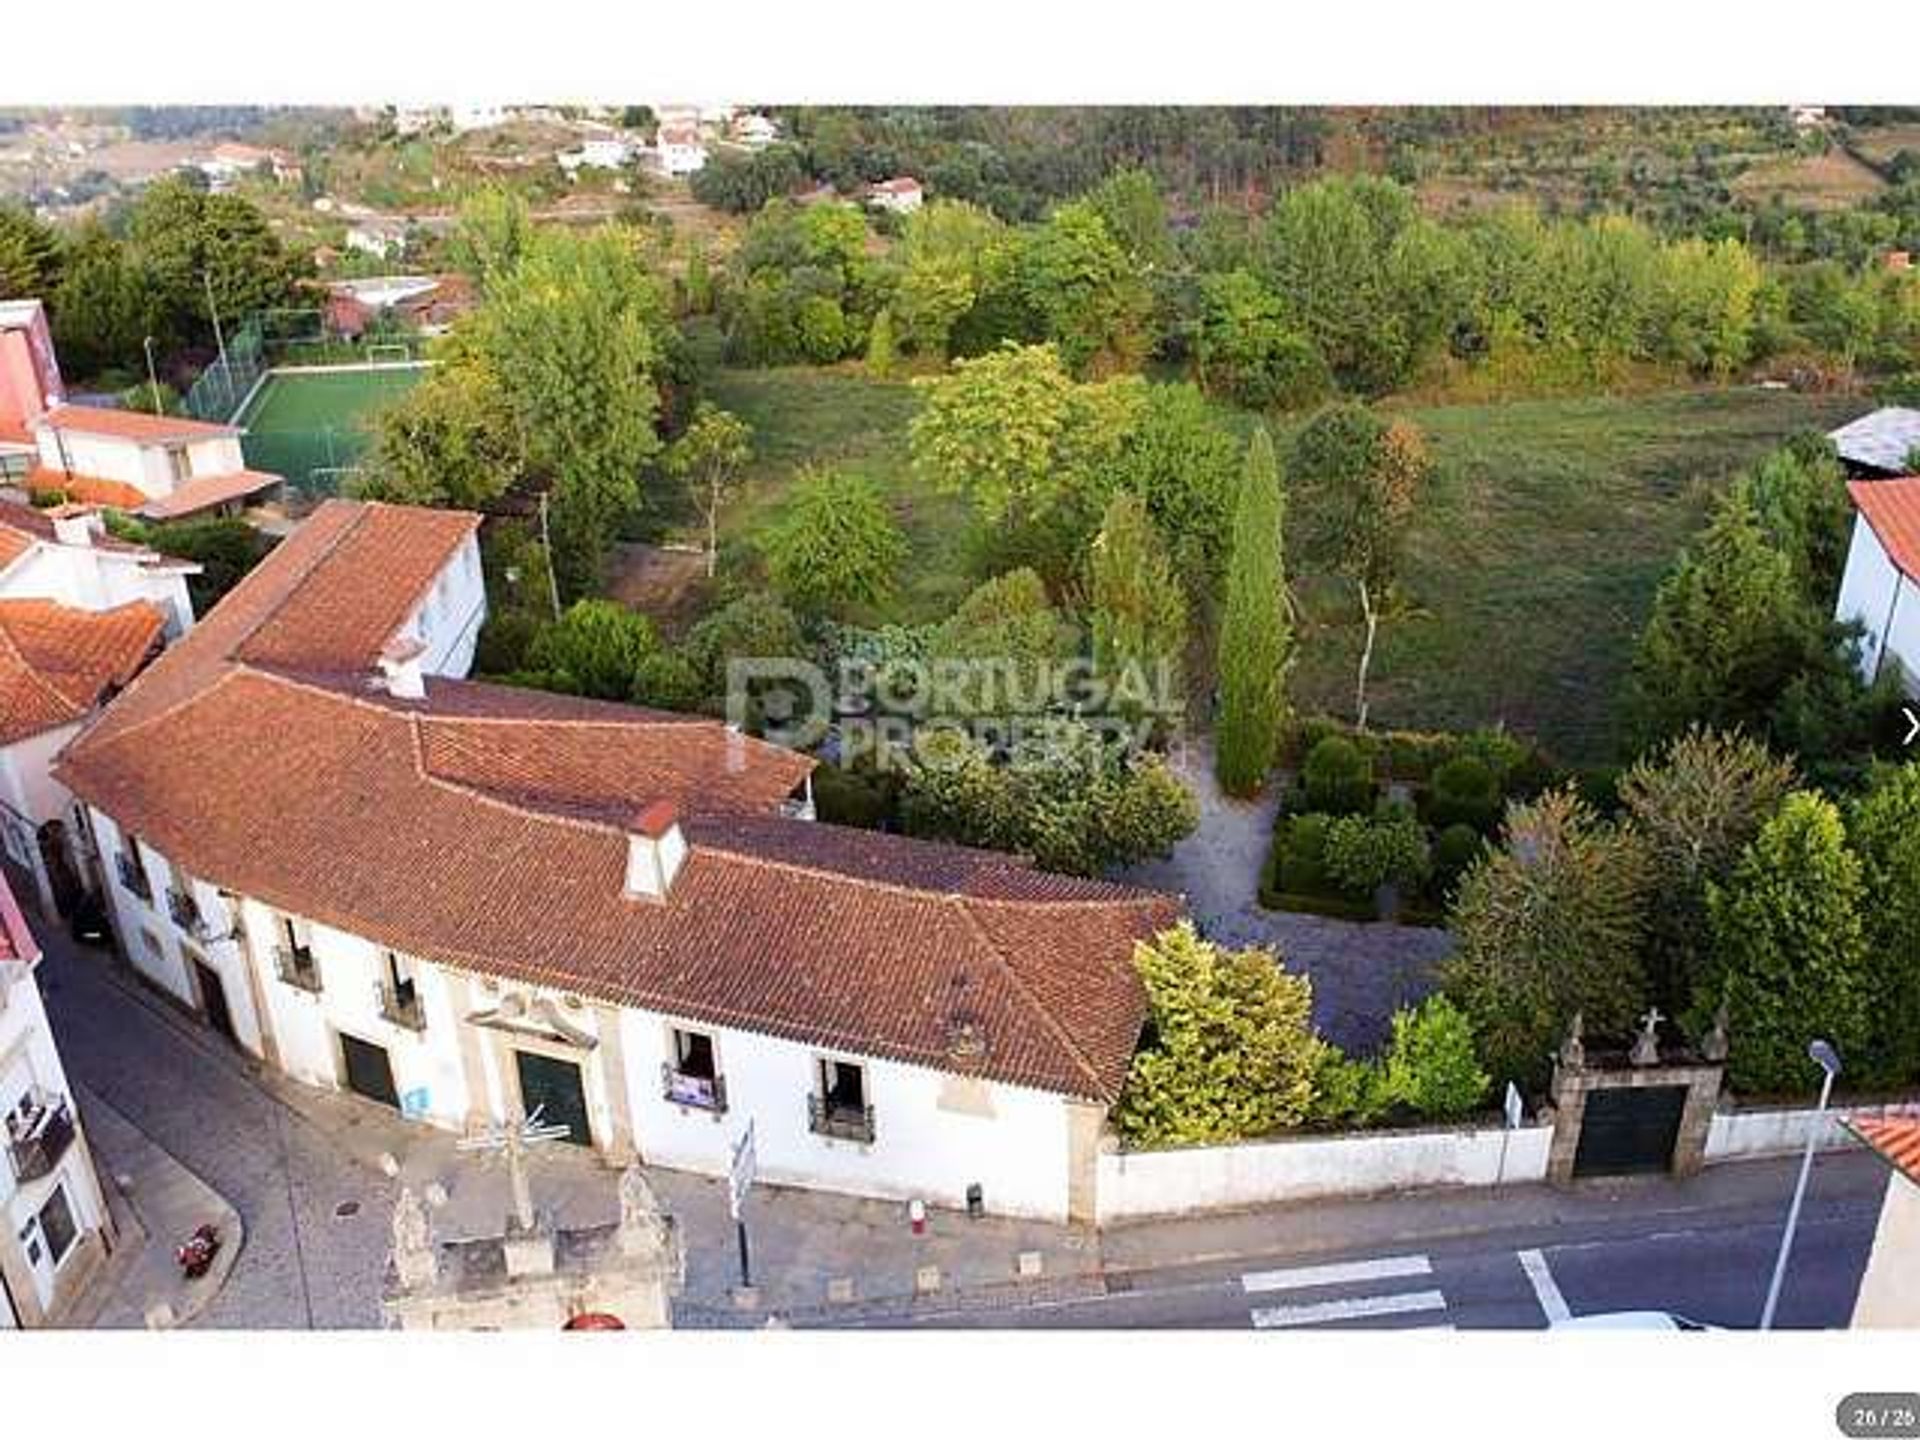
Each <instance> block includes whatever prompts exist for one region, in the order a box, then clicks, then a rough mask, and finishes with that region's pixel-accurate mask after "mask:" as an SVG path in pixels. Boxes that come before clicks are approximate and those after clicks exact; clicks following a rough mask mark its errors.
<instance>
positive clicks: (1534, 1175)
mask: <svg viewBox="0 0 1920 1440" xmlns="http://www.w3.org/2000/svg"><path fill="white" fill-rule="evenodd" d="M1552 1139H1553V1127H1552V1126H1550V1125H1527V1126H1523V1127H1522V1128H1520V1129H1518V1130H1503V1129H1499V1128H1488V1129H1484V1130H1381V1131H1374V1132H1371V1133H1359V1134H1351V1135H1328V1136H1312V1137H1292V1138H1288V1139H1284V1140H1265V1141H1258V1142H1252V1143H1248V1144H1244V1145H1199V1146H1193V1147H1191V1148H1187V1149H1179V1150H1137V1151H1118V1150H1113V1151H1107V1152H1104V1153H1102V1154H1101V1156H1100V1161H1099V1167H1100V1168H1099V1197H1098V1201H1097V1204H1096V1213H1097V1215H1098V1218H1099V1222H1100V1223H1101V1224H1103V1225H1104V1224H1107V1223H1109V1222H1111V1221H1115V1220H1136V1219H1142V1218H1144V1217H1147V1216H1150V1215H1173V1214H1189V1215H1190V1214H1194V1213H1197V1212H1201V1211H1207V1210H1237V1209H1242V1208H1244V1207H1247V1206H1251V1205H1266V1204H1271V1203H1273V1202H1275V1201H1282V1200H1311V1199H1321V1198H1329V1197H1337V1196H1344V1195H1369V1194H1374V1193H1376V1192H1379V1191H1385V1190H1403V1189H1419V1188H1421V1187H1424V1186H1437V1185H1493V1184H1507V1185H1515V1184H1537V1183H1538V1182H1540V1181H1542V1180H1544V1179H1545V1178H1546V1174H1547V1151H1548V1148H1549V1146H1550V1144H1551V1142H1552ZM1503 1146H1504V1148H1505V1152H1506V1154H1505V1160H1504V1162H1503V1161H1502V1156H1501V1151H1502V1148H1503Z"/></svg>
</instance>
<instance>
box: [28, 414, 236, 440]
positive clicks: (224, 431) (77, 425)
mask: <svg viewBox="0 0 1920 1440" xmlns="http://www.w3.org/2000/svg"><path fill="white" fill-rule="evenodd" d="M35 423H36V424H41V425H51V426H52V427H53V428H54V429H55V430H66V431H70V432H72V433H73V434H76V435H104V436H108V437H110V438H112V439H115V440H132V441H135V442H137V443H139V444H141V445H162V444H165V443H166V442H167V441H169V440H217V439H219V438H220V437H222V436H225V435H238V434H239V433H240V431H239V429H238V428H237V427H235V426H232V425H212V424H209V423H207V422H206V421H204V420H189V419H187V418H185V417H184V416H180V415H149V414H147V413H146V412H145V411H144V410H108V409H104V408H102V407H100V406H96V405H62V406H59V407H58V408H56V409H53V410H49V411H48V412H47V413H46V414H45V415H42V416H41V417H40V418H39V419H38V420H37V421H35Z"/></svg>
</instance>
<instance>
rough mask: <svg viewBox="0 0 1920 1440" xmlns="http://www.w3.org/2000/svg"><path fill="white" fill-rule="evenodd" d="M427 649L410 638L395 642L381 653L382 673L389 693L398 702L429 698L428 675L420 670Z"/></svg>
mask: <svg viewBox="0 0 1920 1440" xmlns="http://www.w3.org/2000/svg"><path fill="white" fill-rule="evenodd" d="M426 650H427V647H426V646H425V645H423V644H422V643H421V642H420V641H418V640H415V639H412V638H411V637H409V638H408V639H405V640H398V641H395V642H394V643H393V644H391V645H389V646H388V647H387V648H386V649H385V650H383V651H381V653H380V673H381V674H382V675H384V676H385V677H386V682H387V693H388V694H389V695H391V696H393V698H394V699H396V700H424V699H426V698H427V675H426V672H425V671H424V670H422V669H421V668H420V657H421V656H422V655H424V654H425V653H426Z"/></svg>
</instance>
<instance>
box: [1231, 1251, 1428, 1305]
mask: <svg viewBox="0 0 1920 1440" xmlns="http://www.w3.org/2000/svg"><path fill="white" fill-rule="evenodd" d="M1432 1273H1433V1266H1432V1265H1431V1264H1430V1263H1429V1262H1428V1260H1427V1257H1426V1256H1424V1255H1389V1256H1387V1257H1386V1258H1385V1259H1382V1260H1355V1261H1351V1262H1349V1263H1346V1264H1340V1265H1299V1266H1295V1267H1294V1268H1293V1269H1291V1270H1254V1271H1251V1272H1249V1273H1248V1274H1245V1275H1242V1276H1241V1277H1240V1284H1241V1286H1242V1288H1244V1289H1245V1290H1246V1292H1247V1293H1248V1294H1249V1295H1258V1294H1261V1293H1263V1292H1265V1291H1268V1290H1305V1289H1308V1288H1309V1287H1311V1286H1314V1285H1356V1284H1359V1283H1361V1282H1363V1281H1367V1280H1399V1279H1403V1278H1405V1277H1406V1276H1408V1275H1431V1274H1432Z"/></svg>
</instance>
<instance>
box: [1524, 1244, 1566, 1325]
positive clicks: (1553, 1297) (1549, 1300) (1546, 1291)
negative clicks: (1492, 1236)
mask: <svg viewBox="0 0 1920 1440" xmlns="http://www.w3.org/2000/svg"><path fill="white" fill-rule="evenodd" d="M1514 1253H1515V1255H1516V1257H1517V1258H1518V1259H1519V1261H1520V1268H1521V1269H1522V1270H1524V1271H1526V1272H1527V1279H1528V1281H1529V1282H1530V1283H1531V1284H1532V1285H1533V1294H1534V1298H1535V1299H1537V1300H1538V1301H1539V1302H1540V1310H1541V1313H1542V1314H1544V1315H1545V1316H1546V1317H1547V1323H1548V1324H1549V1325H1558V1324H1559V1323H1560V1322H1561V1321H1562V1320H1571V1319H1572V1318H1573V1311H1571V1310H1569V1309H1568V1308H1567V1297H1566V1296H1564V1295H1562V1294H1561V1293H1560V1287H1559V1285H1558V1284H1556V1283H1555V1282H1554V1278H1553V1271H1551V1270H1549V1269H1548V1268H1547V1257H1546V1256H1545V1255H1543V1254H1541V1253H1540V1251H1538V1250H1518V1251H1515V1252H1514Z"/></svg>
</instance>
